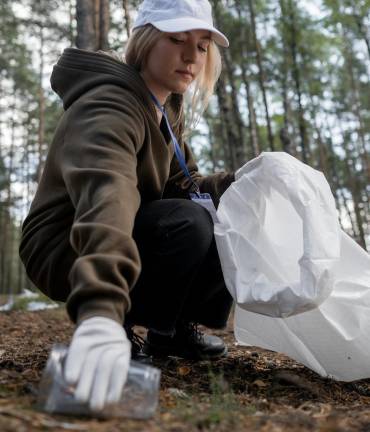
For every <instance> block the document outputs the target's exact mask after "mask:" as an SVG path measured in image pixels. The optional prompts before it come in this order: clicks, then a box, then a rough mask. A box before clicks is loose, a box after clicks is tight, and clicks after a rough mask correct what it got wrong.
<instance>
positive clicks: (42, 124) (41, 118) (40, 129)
mask: <svg viewBox="0 0 370 432" xmlns="http://www.w3.org/2000/svg"><path fill="white" fill-rule="evenodd" d="M43 75H44V28H43V26H42V25H41V26H40V70H39V124H38V151H39V161H38V166H37V181H38V182H40V179H41V175H42V169H43V164H44V141H45V95H44V88H43V84H42V80H43Z"/></svg>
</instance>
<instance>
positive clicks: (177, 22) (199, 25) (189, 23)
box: [151, 17, 230, 48]
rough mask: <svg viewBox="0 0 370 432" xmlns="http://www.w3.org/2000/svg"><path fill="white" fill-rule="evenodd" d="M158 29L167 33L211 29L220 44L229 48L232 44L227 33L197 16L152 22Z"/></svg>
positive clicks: (215, 39)
mask: <svg viewBox="0 0 370 432" xmlns="http://www.w3.org/2000/svg"><path fill="white" fill-rule="evenodd" d="M151 24H152V25H153V26H154V27H156V28H157V29H158V30H160V31H163V32H167V33H178V32H184V31H190V30H209V31H210V32H212V34H213V35H212V39H213V40H214V41H215V42H216V43H217V44H218V45H220V46H222V47H224V48H227V47H228V46H229V45H230V44H229V41H228V39H227V37H226V36H225V35H223V34H222V33H221V32H220V31H218V30H217V29H215V28H214V27H213V26H212V25H211V24H208V23H207V22H206V21H202V20H198V19H195V18H188V17H186V18H175V19H171V20H163V21H156V22H152V23H151Z"/></svg>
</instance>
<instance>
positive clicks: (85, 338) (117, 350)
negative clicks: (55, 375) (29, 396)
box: [64, 317, 131, 411]
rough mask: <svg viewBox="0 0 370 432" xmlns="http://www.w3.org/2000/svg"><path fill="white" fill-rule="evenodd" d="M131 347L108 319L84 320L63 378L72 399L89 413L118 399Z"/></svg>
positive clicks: (114, 323)
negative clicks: (71, 389) (72, 393)
mask: <svg viewBox="0 0 370 432" xmlns="http://www.w3.org/2000/svg"><path fill="white" fill-rule="evenodd" d="M130 358H131V344H130V342H129V340H128V339H127V336H126V332H125V330H124V328H123V326H121V325H119V324H118V323H117V322H116V321H114V320H112V319H110V318H104V317H93V318H88V319H86V320H84V321H82V323H81V324H80V325H79V326H78V327H77V329H76V331H75V333H74V335H73V338H72V342H71V345H70V347H69V349H68V354H67V359H66V363H65V370H64V376H65V379H66V381H67V383H68V384H69V385H72V386H76V390H75V398H76V399H77V400H79V401H81V402H88V404H89V406H90V409H91V410H92V411H99V410H101V409H102V408H103V407H104V406H105V404H107V403H113V402H117V401H118V400H119V399H120V396H121V393H122V389H123V386H124V385H125V383H126V379H127V373H128V369H129V366H130Z"/></svg>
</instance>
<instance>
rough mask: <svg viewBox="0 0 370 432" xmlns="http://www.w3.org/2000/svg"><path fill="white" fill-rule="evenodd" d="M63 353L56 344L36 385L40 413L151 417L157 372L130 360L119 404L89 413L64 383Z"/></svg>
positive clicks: (85, 406)
mask: <svg viewBox="0 0 370 432" xmlns="http://www.w3.org/2000/svg"><path fill="white" fill-rule="evenodd" d="M67 352H68V348H67V346H65V345H62V344H56V345H54V347H53V349H52V351H51V353H50V356H49V359H48V362H47V364H46V367H45V370H44V372H43V376H42V378H41V382H40V386H39V394H38V406H39V408H40V409H41V410H42V411H45V412H48V413H50V414H69V415H86V416H94V417H101V418H110V417H128V418H134V419H148V418H150V417H152V416H153V415H154V413H155V411H156V409H157V406H158V392H159V383H160V375H161V372H160V370H159V369H157V368H154V367H152V366H149V365H145V364H142V363H138V362H136V361H133V360H131V363H130V368H129V371H128V375H127V382H126V384H125V386H124V388H123V391H122V395H121V399H120V401H119V402H118V403H116V404H111V405H107V406H106V407H104V409H103V410H102V411H99V412H92V411H91V410H90V408H89V406H88V404H86V403H81V402H79V401H78V400H76V399H75V397H74V388H73V387H71V386H69V385H68V384H67V383H66V382H65V380H64V377H63V373H62V371H63V363H64V359H65V357H66V354H67Z"/></svg>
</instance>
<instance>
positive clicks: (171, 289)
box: [126, 199, 232, 333]
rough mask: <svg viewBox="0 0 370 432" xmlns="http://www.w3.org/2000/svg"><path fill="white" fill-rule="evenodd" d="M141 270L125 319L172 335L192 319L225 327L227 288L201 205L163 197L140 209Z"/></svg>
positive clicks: (210, 224)
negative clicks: (177, 324) (180, 322)
mask: <svg viewBox="0 0 370 432" xmlns="http://www.w3.org/2000/svg"><path fill="white" fill-rule="evenodd" d="M134 238H135V241H136V243H137V245H138V248H139V252H140V257H141V260H142V272H141V275H140V277H139V280H138V282H137V283H136V285H135V286H134V288H133V289H132V291H131V293H130V296H131V300H132V308H131V310H130V312H129V313H128V315H127V317H126V322H127V323H129V324H138V325H142V326H145V327H148V328H153V329H156V330H159V331H162V332H166V333H171V332H173V330H174V328H175V327H176V323H177V322H178V321H179V320H181V321H190V322H197V323H199V324H203V325H205V326H207V327H210V328H222V327H224V326H225V325H226V322H227V319H228V316H229V313H230V309H231V305H232V298H231V296H230V294H229V292H228V291H227V288H226V286H225V282H224V278H223V275H222V270H221V265H220V260H219V257H218V253H217V249H216V244H215V239H214V234H213V222H212V219H211V216H210V215H209V213H208V212H207V210H205V209H204V208H203V207H201V206H200V205H199V204H196V203H193V202H192V201H189V200H185V199H165V200H159V201H152V202H150V203H148V204H144V205H142V207H141V208H140V210H139V212H138V214H137V216H136V220H135V227H134Z"/></svg>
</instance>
